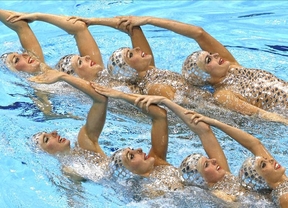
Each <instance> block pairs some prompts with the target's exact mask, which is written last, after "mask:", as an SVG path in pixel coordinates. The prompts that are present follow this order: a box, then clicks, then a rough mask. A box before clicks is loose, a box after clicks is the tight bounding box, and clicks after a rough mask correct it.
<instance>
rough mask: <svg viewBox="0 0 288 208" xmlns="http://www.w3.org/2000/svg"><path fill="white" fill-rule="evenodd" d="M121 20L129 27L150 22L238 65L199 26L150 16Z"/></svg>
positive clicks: (129, 17)
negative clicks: (192, 40)
mask: <svg viewBox="0 0 288 208" xmlns="http://www.w3.org/2000/svg"><path fill="white" fill-rule="evenodd" d="M121 20H122V21H124V22H126V24H127V25H130V27H133V26H141V25H147V24H150V25H154V26H157V27H162V28H165V29H168V30H171V31H173V32H175V33H178V34H180V35H183V36H186V37H188V38H192V39H194V40H195V41H196V42H197V43H198V44H199V46H200V48H201V49H202V50H205V51H208V52H210V53H219V55H220V56H221V57H222V58H224V59H225V60H228V61H230V62H231V63H232V64H236V65H239V64H238V63H237V61H236V59H235V58H234V57H233V55H232V54H231V53H230V52H229V51H228V50H227V49H226V48H225V47H224V46H223V45H222V44H221V43H220V42H219V41H218V40H216V39H215V38H214V37H212V36H211V35H210V34H209V33H207V32H206V31H205V30H204V29H203V28H201V27H198V26H195V25H191V24H187V23H183V22H179V21H176V20H171V19H165V18H158V17H151V16H142V17H141V16H123V17H121Z"/></svg>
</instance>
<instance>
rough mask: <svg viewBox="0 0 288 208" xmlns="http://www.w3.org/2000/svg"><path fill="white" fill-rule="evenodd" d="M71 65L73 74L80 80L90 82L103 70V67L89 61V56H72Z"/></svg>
mask: <svg viewBox="0 0 288 208" xmlns="http://www.w3.org/2000/svg"><path fill="white" fill-rule="evenodd" d="M71 65H72V68H73V69H74V71H75V73H76V74H77V75H78V76H79V77H80V78H82V79H85V80H87V81H92V80H94V79H95V78H96V77H97V73H98V72H99V71H101V70H103V67H102V66H101V65H99V64H97V63H95V62H94V61H92V60H91V58H90V56H82V57H81V56H77V55H75V56H73V57H72V58H71Z"/></svg>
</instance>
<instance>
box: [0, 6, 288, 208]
mask: <svg viewBox="0 0 288 208" xmlns="http://www.w3.org/2000/svg"><path fill="white" fill-rule="evenodd" d="M0 4H1V8H2V9H7V10H14V11H19V12H46V13H53V14H62V15H70V16H72V15H73V16H85V17H93V16H98V17H111V16H117V15H130V14H131V15H141V16H144V15H149V16H158V17H166V18H171V19H176V20H179V21H183V22H187V23H191V24H195V25H200V26H202V27H204V28H205V29H206V30H207V31H208V32H209V33H211V34H212V35H213V36H214V37H216V38H217V39H218V40H220V42H222V43H223V44H224V45H225V46H226V47H228V48H229V50H230V51H231V52H232V53H233V55H234V56H235V57H236V58H237V59H238V62H239V63H241V64H242V65H243V66H246V67H251V68H252V67H253V68H261V69H265V70H267V71H270V72H272V73H274V74H276V75H277V76H278V77H280V78H282V79H284V80H286V81H288V73H287V68H288V67H287V66H288V64H287V62H288V59H287V56H288V30H287V19H288V15H287V10H288V3H286V1H258V0H256V1H240V0H239V1H238V0H237V1H236V0H235V1H212V0H211V1H208V0H205V1H185V0H181V1H148V0H147V1H132V0H131V1H116V0H114V1H113V0H107V1H106V0H99V1H1V3H0ZM30 25H31V28H32V29H33V31H34V32H35V34H36V36H37V37H38V39H39V41H40V43H41V45H42V48H43V51H44V54H45V59H46V62H47V63H48V64H49V65H51V66H53V65H54V64H55V63H56V62H57V60H58V58H59V57H62V56H63V55H66V54H69V53H76V52H77V47H76V45H75V42H74V39H73V37H72V36H70V35H67V34H66V33H65V32H63V31H62V30H60V29H58V28H56V27H54V26H52V25H49V24H46V23H43V22H34V23H31V24H30ZM143 30H144V32H145V34H146V36H147V38H148V41H149V42H150V44H151V47H152V50H153V52H154V55H155V60H156V65H157V66H158V67H159V68H163V69H170V70H173V71H177V72H180V71H181V65H182V62H183V60H184V59H185V58H186V56H187V55H189V54H190V53H191V52H192V51H195V50H198V49H199V48H198V46H197V44H196V43H195V42H194V41H192V40H190V39H188V38H185V37H181V36H179V35H176V34H174V33H172V32H170V31H166V30H163V29H160V28H156V27H153V26H143ZM0 31H1V34H0V44H1V47H0V54H2V53H4V52H8V51H20V50H21V45H20V43H19V41H18V39H17V36H16V35H15V34H14V32H13V31H11V30H9V29H8V28H6V27H5V26H4V25H3V24H0ZM90 31H91V32H92V34H93V36H94V37H95V39H96V41H97V43H98V45H99V47H100V50H101V52H102V54H103V59H104V62H106V61H107V60H108V57H109V55H110V54H111V53H112V52H113V51H114V50H115V49H117V48H119V47H122V46H131V44H130V39H129V37H128V36H127V35H125V34H122V33H120V32H118V31H115V30H113V29H111V28H107V27H104V26H93V27H90ZM2 69H3V67H2V68H1V71H0V77H1V80H0V82H1V84H0V115H1V116H0V120H1V125H0V134H1V137H0V177H1V179H2V183H1V190H0V207H57V208H58V207H59V208H60V207H61V208H62V207H89V208H90V207H93V208H94V207H233V206H235V207H273V205H272V204H271V203H270V202H269V201H266V200H255V199H254V198H253V197H252V198H243V199H242V200H241V204H237V203H236V204H225V203H223V202H222V201H220V200H218V199H216V198H214V197H212V196H209V195H208V194H207V193H206V192H204V191H202V190H200V189H198V188H196V187H193V188H191V187H190V188H187V190H185V191H183V192H176V193H173V194H171V195H168V196H167V197H165V198H163V197H160V198H155V199H150V200H147V199H143V200H140V201H138V200H135V199H133V196H132V194H131V193H129V191H125V188H124V189H122V186H121V185H119V184H116V183H114V182H113V181H100V182H98V183H95V182H92V181H87V182H85V183H75V182H72V181H70V180H68V179H67V178H66V177H65V176H64V175H63V174H62V173H61V171H60V169H61V164H59V162H58V160H57V159H55V158H53V157H51V156H48V155H46V154H44V153H40V152H35V149H33V148H32V147H31V143H30V142H29V138H30V136H31V135H33V134H34V133H35V132H38V131H40V130H46V131H51V130H58V132H59V133H60V134H61V135H62V136H63V137H66V138H69V139H70V140H71V141H72V142H74V141H76V137H77V134H78V131H79V128H80V127H81V126H82V125H83V124H84V120H75V119H72V118H66V119H47V118H46V117H44V116H43V114H42V113H41V112H40V111H39V109H38V108H37V107H36V106H35V104H34V103H33V101H32V98H33V97H34V96H35V95H34V91H33V90H32V88H31V86H30V83H29V82H28V81H26V80H25V79H23V78H22V77H18V76H15V75H13V74H11V73H9V72H5V71H4V70H2ZM50 87H51V86H50ZM50 87H49V86H45V87H42V89H43V88H46V89H47V88H48V89H50ZM56 87H58V88H57V89H62V87H63V86H61V85H56ZM48 91H49V90H48ZM63 92H64V91H63ZM63 92H62V90H59V91H57V93H52V94H50V99H51V102H52V103H53V106H54V108H53V110H54V112H56V113H59V114H67V113H73V114H74V115H77V116H79V117H81V118H85V116H86V114H87V111H88V109H89V107H90V103H91V102H90V101H89V99H87V98H86V97H85V96H81V95H80V96H79V93H78V92H76V91H72V92H71V93H68V94H67V93H66V94H65V93H63ZM118 107H119V108H120V110H117V108H118ZM125 108H126V107H125V106H123V105H122V103H117V102H114V103H112V104H110V107H109V113H108V117H107V122H106V125H105V128H104V130H103V133H102V135H101V139H100V140H101V145H102V146H104V149H105V151H106V153H107V154H110V153H111V152H112V151H113V149H115V148H117V147H123V146H132V147H139V144H141V147H142V148H143V150H144V151H145V152H147V151H148V149H149V138H150V125H149V122H148V120H147V119H146V117H145V116H143V115H141V114H139V115H138V116H137V117H136V118H134V117H135V115H134V113H135V112H134V111H133V112H132V114H133V115H132V114H131V112H130V109H128V110H126V109H125ZM198 108H199V110H201V111H203V112H206V111H207V112H206V113H207V114H208V115H211V116H214V117H215V118H219V119H221V120H223V121H226V122H228V123H230V124H232V125H235V126H238V127H240V128H242V129H244V130H246V131H248V132H249V133H252V134H253V135H255V136H256V137H258V138H259V139H261V141H262V142H263V143H264V145H266V147H267V148H268V149H269V150H270V151H271V153H272V154H273V155H274V156H275V158H276V159H277V160H278V161H279V162H280V163H281V164H282V165H283V166H286V167H288V161H287V159H286V158H287V150H288V147H287V143H288V136H287V130H288V127H287V126H284V125H281V124H276V123H270V122H263V121H260V120H259V119H257V118H250V117H245V116H240V115H237V114H235V113H232V112H228V111H224V110H223V111H221V110H220V111H217V112H213V109H212V110H211V109H201V106H200V107H198ZM198 108H197V109H198ZM284 114H285V112H284ZM286 115H287V116H288V113H287V112H286ZM169 121H170V123H171V125H170V143H169V152H168V161H169V162H170V163H171V164H173V165H175V166H179V164H180V162H181V161H182V160H183V159H184V158H185V157H186V156H187V155H189V154H191V153H192V152H202V153H203V149H202V147H201V145H200V142H199V140H198V138H197V137H196V136H195V135H194V134H193V133H191V132H190V131H189V130H188V129H187V128H185V127H184V126H183V125H182V123H181V122H180V121H179V120H177V119H175V118H174V117H173V115H170V117H169ZM215 132H216V134H217V137H218V138H220V143H221V144H222V146H223V148H224V151H225V153H226V155H227V158H228V161H229V164H230V167H231V171H232V173H234V174H237V173H238V170H239V167H240V166H241V164H242V162H243V161H244V159H245V157H247V155H249V154H248V152H247V151H245V150H244V149H243V148H241V147H240V145H238V144H236V143H235V142H234V141H232V140H231V139H230V138H229V137H227V136H226V135H224V134H222V133H221V132H220V131H217V130H215Z"/></svg>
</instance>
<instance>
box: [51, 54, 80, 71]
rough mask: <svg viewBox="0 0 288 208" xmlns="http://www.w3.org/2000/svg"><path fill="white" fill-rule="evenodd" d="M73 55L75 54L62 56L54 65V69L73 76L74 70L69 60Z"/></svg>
mask: <svg viewBox="0 0 288 208" xmlns="http://www.w3.org/2000/svg"><path fill="white" fill-rule="evenodd" d="M75 55H76V54H69V55H66V56H63V57H62V58H61V59H60V60H59V61H58V63H57V64H56V66H55V68H56V69H57V70H58V71H61V72H65V73H66V74H70V75H75V69H74V68H73V66H72V60H71V59H72V58H73V57H74V56H75Z"/></svg>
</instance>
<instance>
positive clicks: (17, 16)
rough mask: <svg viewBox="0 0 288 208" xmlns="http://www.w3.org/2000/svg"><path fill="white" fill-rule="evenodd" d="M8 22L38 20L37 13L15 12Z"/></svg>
mask: <svg viewBox="0 0 288 208" xmlns="http://www.w3.org/2000/svg"><path fill="white" fill-rule="evenodd" d="M6 20H7V21H8V22H11V23H14V22H17V21H20V20H25V21H27V22H29V23H30V22H33V21H34V20H36V15H35V14H24V13H13V14H12V15H10V16H9V17H8V18H7V19H6Z"/></svg>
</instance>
